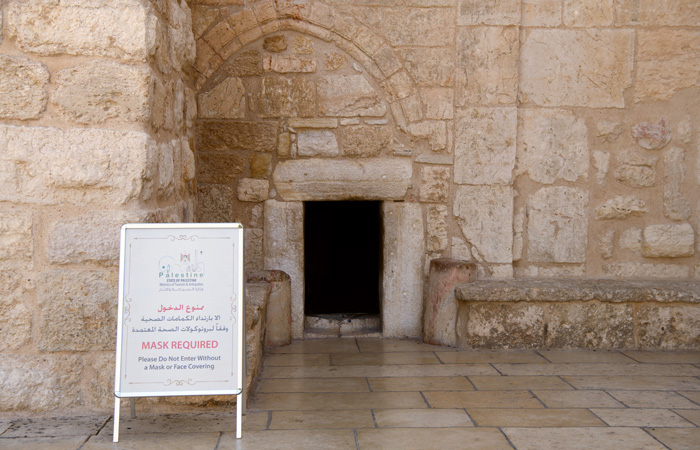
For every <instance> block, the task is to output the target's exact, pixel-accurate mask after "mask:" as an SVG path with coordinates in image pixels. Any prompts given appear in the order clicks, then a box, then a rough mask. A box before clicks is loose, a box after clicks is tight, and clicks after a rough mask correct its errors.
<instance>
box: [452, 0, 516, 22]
mask: <svg viewBox="0 0 700 450" xmlns="http://www.w3.org/2000/svg"><path fill="white" fill-rule="evenodd" d="M519 22H520V2H519V1H518V0H506V1H498V0H485V1H484V0H459V15H458V16H457V25H517V24H518V23H519Z"/></svg>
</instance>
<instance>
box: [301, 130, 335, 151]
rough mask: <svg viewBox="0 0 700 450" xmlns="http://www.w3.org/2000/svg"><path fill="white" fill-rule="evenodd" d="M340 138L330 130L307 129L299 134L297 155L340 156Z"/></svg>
mask: <svg viewBox="0 0 700 450" xmlns="http://www.w3.org/2000/svg"><path fill="white" fill-rule="evenodd" d="M339 153H340V150H339V149H338V140H337V139H336V137H335V133H333V132H332V131H330V130H307V131H302V132H301V133H299V134H298V135H297V155H299V156H311V157H313V156H325V157H334V156H338V154H339Z"/></svg>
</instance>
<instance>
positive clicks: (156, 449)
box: [80, 432, 221, 450]
mask: <svg viewBox="0 0 700 450" xmlns="http://www.w3.org/2000/svg"><path fill="white" fill-rule="evenodd" d="M220 435H221V434H220V433H152V434H151V433H149V434H142V433H121V432H120V433H119V443H118V444H113V443H112V436H111V434H109V435H108V434H100V435H98V436H92V437H91V438H90V440H89V441H87V443H86V444H85V445H84V446H83V447H81V449H80V450H116V449H124V450H143V449H148V450H214V449H215V448H216V443H217V442H218V441H219V436H220Z"/></svg>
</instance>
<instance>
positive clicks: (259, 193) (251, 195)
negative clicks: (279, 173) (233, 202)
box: [237, 178, 270, 202]
mask: <svg viewBox="0 0 700 450" xmlns="http://www.w3.org/2000/svg"><path fill="white" fill-rule="evenodd" d="M237 193H238V200H240V201H242V202H263V201H265V200H267V199H268V197H269V196H270V182H269V181H268V180H260V179H255V178H242V179H241V180H240V181H239V182H238V190H237Z"/></svg>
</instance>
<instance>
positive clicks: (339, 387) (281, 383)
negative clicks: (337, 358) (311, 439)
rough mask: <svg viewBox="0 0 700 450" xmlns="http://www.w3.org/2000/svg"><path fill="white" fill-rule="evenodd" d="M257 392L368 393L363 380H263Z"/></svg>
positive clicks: (365, 381) (260, 381) (259, 382)
mask: <svg viewBox="0 0 700 450" xmlns="http://www.w3.org/2000/svg"><path fill="white" fill-rule="evenodd" d="M257 392H259V393H271V392H369V386H368V385H367V380H366V379H365V378H265V379H262V380H259V381H258V387H257Z"/></svg>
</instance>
